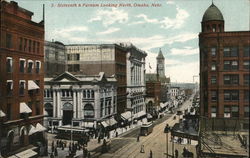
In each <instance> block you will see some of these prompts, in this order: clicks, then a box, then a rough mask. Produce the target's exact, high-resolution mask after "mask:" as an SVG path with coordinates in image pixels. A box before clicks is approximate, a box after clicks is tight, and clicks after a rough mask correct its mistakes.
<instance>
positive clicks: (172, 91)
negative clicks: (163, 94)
mask: <svg viewBox="0 0 250 158" xmlns="http://www.w3.org/2000/svg"><path fill="white" fill-rule="evenodd" d="M169 91H170V97H171V98H172V99H174V98H176V97H177V96H179V95H180V87H171V88H170V89H169Z"/></svg>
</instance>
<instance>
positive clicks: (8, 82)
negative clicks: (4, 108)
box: [6, 80, 13, 96]
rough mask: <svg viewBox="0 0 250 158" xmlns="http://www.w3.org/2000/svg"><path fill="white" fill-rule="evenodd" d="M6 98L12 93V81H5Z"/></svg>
mask: <svg viewBox="0 0 250 158" xmlns="http://www.w3.org/2000/svg"><path fill="white" fill-rule="evenodd" d="M6 90H7V96H12V93H13V81H12V80H7V87H6Z"/></svg>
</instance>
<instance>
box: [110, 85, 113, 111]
mask: <svg viewBox="0 0 250 158" xmlns="http://www.w3.org/2000/svg"><path fill="white" fill-rule="evenodd" d="M110 106H111V113H110V114H111V115H113V114H114V86H112V87H111V105H110Z"/></svg>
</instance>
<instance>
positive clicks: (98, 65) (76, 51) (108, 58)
mask: <svg viewBox="0 0 250 158" xmlns="http://www.w3.org/2000/svg"><path fill="white" fill-rule="evenodd" d="M66 53H67V71H69V72H70V73H72V74H74V75H76V74H79V75H83V74H84V75H97V74H99V72H104V73H105V75H106V76H113V75H114V76H115V77H116V79H117V85H118V87H117V100H118V103H117V105H118V107H117V112H118V113H119V114H121V113H122V112H125V110H126V107H127V103H126V101H127V97H126V95H127V94H126V88H127V87H126V86H127V79H126V74H127V70H126V62H127V61H126V53H127V51H126V49H125V48H124V47H122V46H120V45H117V44H72V45H67V46H66Z"/></svg>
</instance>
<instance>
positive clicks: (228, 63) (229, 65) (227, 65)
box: [211, 60, 250, 71]
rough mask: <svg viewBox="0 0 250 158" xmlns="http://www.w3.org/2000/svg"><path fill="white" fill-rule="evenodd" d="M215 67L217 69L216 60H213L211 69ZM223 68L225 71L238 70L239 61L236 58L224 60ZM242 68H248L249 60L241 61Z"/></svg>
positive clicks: (249, 67) (249, 65)
mask: <svg viewBox="0 0 250 158" xmlns="http://www.w3.org/2000/svg"><path fill="white" fill-rule="evenodd" d="M216 69H217V66H216V62H213V63H212V64H211V70H212V71H216ZM223 69H224V70H226V71H235V70H239V63H238V61H236V60H225V61H224V64H223ZM243 69H245V70H249V69H250V61H249V60H244V61H243Z"/></svg>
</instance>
